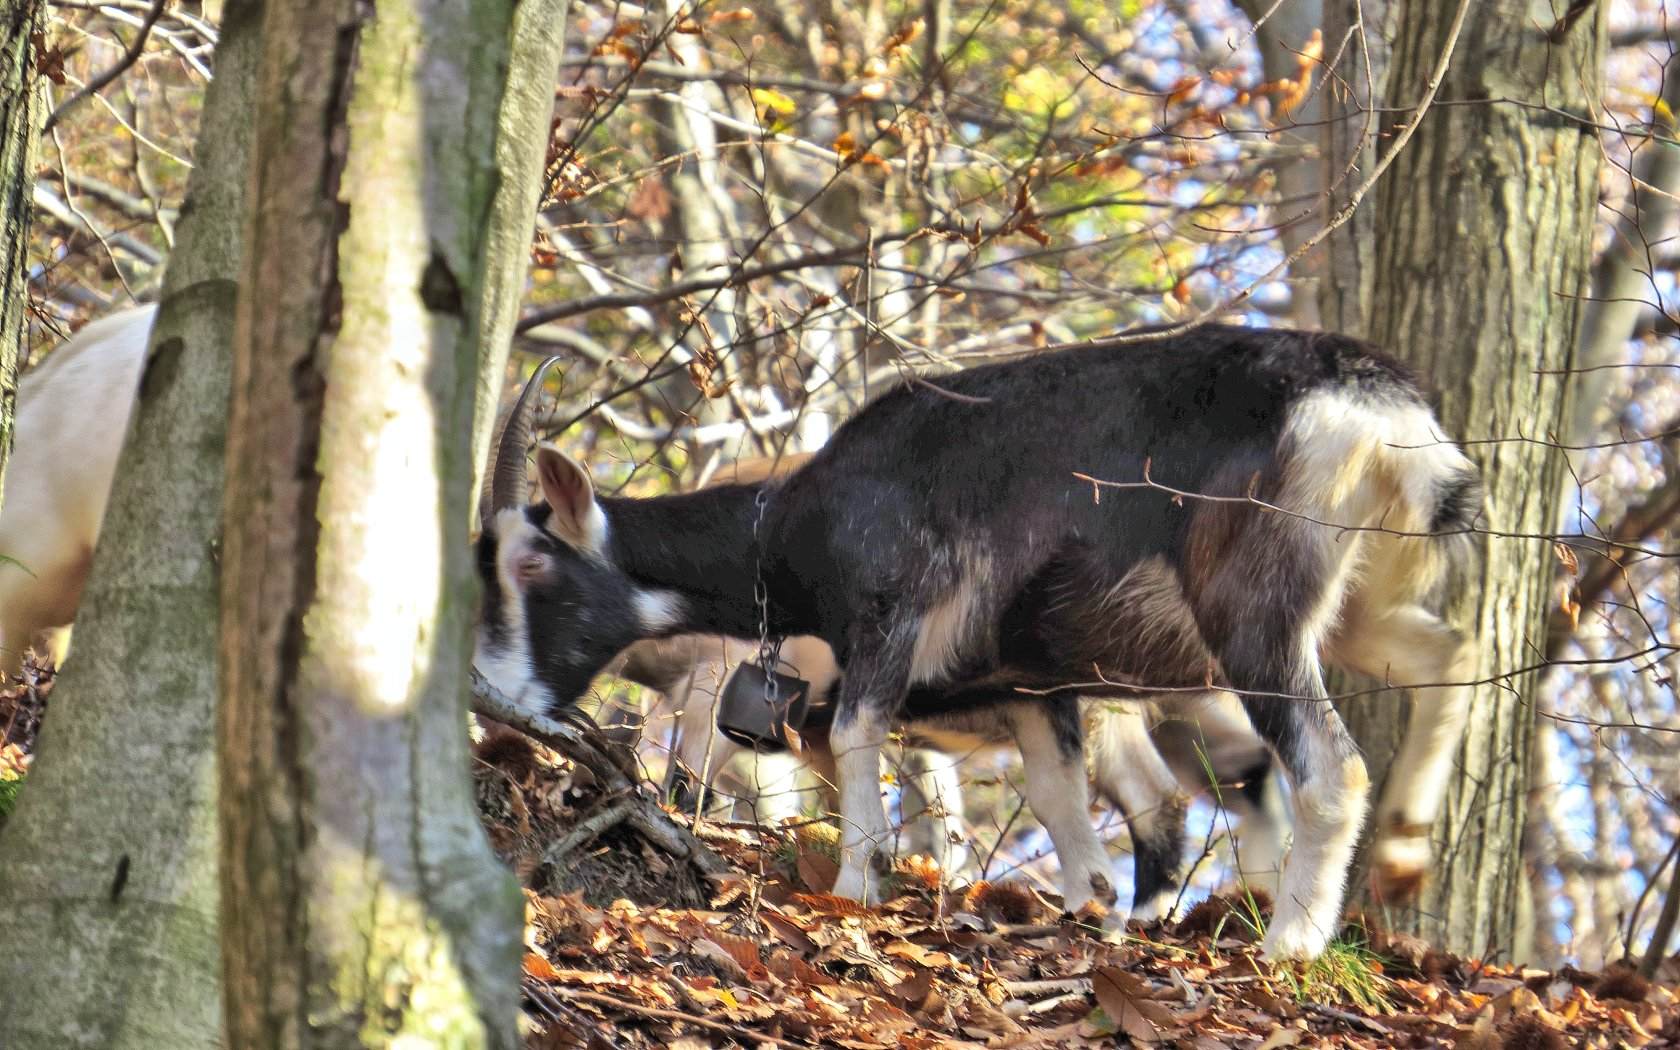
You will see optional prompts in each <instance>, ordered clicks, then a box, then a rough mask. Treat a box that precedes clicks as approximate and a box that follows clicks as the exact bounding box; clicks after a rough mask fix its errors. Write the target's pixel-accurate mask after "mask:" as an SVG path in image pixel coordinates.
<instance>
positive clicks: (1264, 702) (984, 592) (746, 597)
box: [475, 325, 1480, 958]
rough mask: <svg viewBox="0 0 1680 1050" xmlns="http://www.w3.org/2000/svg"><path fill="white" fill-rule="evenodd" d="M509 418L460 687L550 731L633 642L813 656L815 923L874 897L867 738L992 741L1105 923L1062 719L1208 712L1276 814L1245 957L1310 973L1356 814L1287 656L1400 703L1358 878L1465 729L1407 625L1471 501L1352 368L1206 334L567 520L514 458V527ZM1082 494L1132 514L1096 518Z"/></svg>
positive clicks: (880, 410) (566, 505) (1385, 386)
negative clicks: (1389, 688) (836, 673)
mask: <svg viewBox="0 0 1680 1050" xmlns="http://www.w3.org/2000/svg"><path fill="white" fill-rule="evenodd" d="M529 392H530V388H529V387H528V388H527V391H526V395H524V396H522V397H521V400H520V403H519V404H517V405H516V407H515V410H514V413H513V416H512V418H511V419H510V422H509V425H508V426H507V427H506V428H505V431H504V435H503V441H502V443H501V444H500V451H499V453H498V462H497V464H496V470H495V484H494V486H493V489H492V493H491V501H490V511H491V513H490V515H488V516H487V520H486V527H485V529H484V532H483V535H482V536H481V538H480V540H479V547H478V563H479V569H480V574H481V578H482V580H483V583H484V587H485V607H484V614H483V617H482V622H481V624H480V626H479V630H478V638H477V646H476V654H475V660H476V662H477V665H478V667H479V669H480V670H481V671H482V672H483V673H484V674H485V675H486V676H487V677H488V678H489V679H490V680H491V681H492V682H493V683H495V684H496V685H497V686H498V687H499V688H500V689H501V690H502V691H503V692H504V693H506V694H508V695H509V696H510V697H514V698H516V699H518V700H520V701H522V702H524V703H527V704H530V705H532V706H533V707H537V708H543V709H554V708H559V707H563V706H565V705H568V704H570V703H573V702H574V701H575V700H576V699H577V697H578V696H579V695H581V694H582V693H583V691H584V690H585V689H586V688H587V687H588V684H589V681H590V679H591V678H592V677H593V676H594V675H595V673H596V672H597V671H599V670H600V669H601V668H602V667H603V666H604V665H605V664H606V663H607V662H608V661H609V660H611V659H612V657H613V656H614V655H615V654H616V653H618V652H619V651H620V650H622V649H623V648H625V647H626V646H627V645H629V644H630V643H632V642H634V641H636V640H637V639H639V638H647V637H658V636H661V635H669V634H673V633H679V632H707V633H723V634H730V635H734V636H738V637H755V636H756V635H757V634H758V632H759V629H760V622H761V619H762V620H764V621H766V622H767V623H768V628H769V630H770V631H771V632H773V633H775V634H778V635H792V634H812V635H816V636H818V637H820V638H822V639H823V640H824V641H826V642H828V643H829V644H830V645H831V646H832V647H833V648H834V649H835V651H836V653H837V654H838V656H839V658H840V663H841V666H842V667H843V669H844V677H843V679H842V683H841V686H840V690H839V695H838V699H837V712H836V715H835V720H834V725H833V730H832V734H831V744H832V746H833V749H834V753H835V756H836V763H837V780H838V784H839V791H840V810H841V816H842V822H843V826H842V830H841V854H842V857H841V872H840V877H839V880H838V882H837V883H836V886H835V892H836V893H838V894H841V895H845V896H850V897H854V898H857V899H868V898H869V897H870V896H871V895H872V893H873V892H874V890H875V885H876V883H875V879H874V876H873V872H872V863H871V861H872V858H873V856H874V854H875V852H876V849H877V846H878V845H879V843H880V842H881V841H882V840H883V838H884V837H885V835H886V834H887V833H888V828H887V822H886V815H885V813H884V811H883V809H882V805H881V797H880V792H879V784H878V778H879V756H880V749H881V746H882V743H883V742H884V740H885V738H886V736H887V734H888V732H889V731H890V730H891V729H892V728H893V727H894V726H895V725H897V724H902V723H904V722H906V721H911V720H914V721H925V720H927V719H929V718H931V717H937V716H940V715H946V714H957V715H959V716H963V715H966V716H967V717H984V718H987V719H989V720H992V721H994V724H998V723H1001V724H1003V725H1006V726H1007V727H1008V730H1009V731H1010V734H1011V735H1012V737H1013V738H1014V740H1015V742H1016V744H1017V745H1018V746H1019V747H1020V749H1021V753H1022V761H1023V766H1024V770H1025V780H1026V796H1027V803H1028V805H1030V806H1031V807H1032V808H1033V809H1034V811H1035V812H1036V813H1037V814H1038V816H1039V819H1040V820H1041V822H1042V823H1043V824H1044V825H1045V828H1046V830H1047V831H1048V832H1049V833H1050V835H1051V838H1052V841H1053V842H1054V844H1055V847H1056V851H1057V854H1058V856H1059V858H1060V860H1061V863H1062V873H1063V890H1064V903H1065V906H1066V907H1068V908H1070V909H1077V908H1079V907H1080V906H1082V905H1083V904H1085V903H1086V902H1088V901H1091V900H1097V901H1099V902H1101V903H1103V904H1109V905H1112V904H1113V903H1114V891H1113V888H1112V886H1111V884H1110V882H1109V879H1108V875H1107V867H1106V859H1107V858H1106V855H1105V854H1104V852H1103V850H1102V847H1101V844H1100V843H1099V842H1098V841H1097V837H1096V834H1095V832H1094V829H1093V828H1092V826H1091V822H1090V819H1089V817H1088V814H1087V802H1088V796H1087V792H1086V786H1085V776H1084V769H1083V733H1082V722H1081V717H1080V710H1079V706H1078V701H1077V700H1076V699H1075V697H1076V696H1077V695H1079V694H1085V695H1092V696H1102V695H1110V696H1116V697H1121V698H1125V697H1131V696H1136V695H1138V694H1139V693H1140V692H1142V693H1146V694H1162V693H1171V692H1172V691H1196V692H1200V691H1203V690H1205V689H1207V688H1208V687H1209V686H1210V685H1211V686H1213V687H1215V688H1220V687H1223V688H1228V689H1230V690H1232V691H1234V692H1236V693H1238V694H1239V695H1240V696H1241V697H1242V701H1243V704H1244V707H1245V708H1246V710H1247V711H1248V713H1249V716H1250V718H1251V719H1252V721H1253V723H1254V725H1255V727H1256V728H1257V729H1258V730H1259V731H1260V733H1261V734H1262V735H1263V736H1264V737H1265V738H1266V739H1267V741H1268V742H1269V743H1270V744H1271V746H1272V747H1273V749H1274V750H1275V752H1276V754H1277V756H1278V758H1279V759H1280V761H1281V762H1282V764H1283V766H1284V768H1285V770H1286V771H1287V773H1288V775H1289V776H1290V778H1291V781H1292V783H1293V787H1294V790H1293V794H1292V802H1293V817H1294V836H1295V837H1294V845H1293V847H1292V849H1291V851H1290V855H1289V857H1288V859H1287V861H1286V862H1285V865H1284V870H1283V874H1282V879H1281V885H1280V891H1279V899H1278V901H1277V908H1276V912H1275V915H1274V918H1273V921H1272V923H1271V926H1270V928H1269V930H1268V931H1267V934H1266V937H1265V941H1264V943H1263V948H1264V951H1265V952H1266V954H1267V955H1268V956H1270V957H1272V958H1305V957H1312V956H1315V955H1317V954H1318V953H1319V952H1320V951H1321V950H1322V949H1323V947H1324V945H1325V944H1326V943H1327V942H1328V939H1329V937H1330V936H1331V934H1332V933H1333V932H1334V930H1335V928H1336V922H1337V918H1338V915H1339V912H1340V908H1341V899H1342V892H1343V889H1344V883H1345V880H1346V872H1347V867H1348V863H1349V861H1350V859H1351V855H1352V851H1353V848H1354V844H1355V841H1356V839H1357V837H1358V833H1359V829H1360V827H1361V824H1362V822H1363V820H1364V814H1365V804H1366V798H1365V796H1366V794H1367V789H1368V783H1369V782H1368V779H1367V775H1366V771H1365V766H1364V763H1363V761H1362V760H1361V759H1360V757H1359V754H1358V750H1357V748H1356V747H1355V746H1354V743H1353V741H1352V740H1351V738H1350V737H1349V736H1348V734H1347V732H1346V729H1345V728H1344V727H1343V725H1342V723H1341V721H1340V719H1339V718H1338V717H1337V715H1336V713H1335V711H1334V709H1333V708H1332V706H1331V705H1330V703H1329V702H1328V701H1327V700H1326V699H1324V697H1325V691H1324V686H1323V682H1322V677H1321V672H1320V660H1321V654H1322V656H1323V657H1324V658H1326V659H1327V660H1328V661H1329V662H1332V663H1335V664H1339V665H1344V666H1348V667H1351V668H1354V669H1357V670H1361V671H1364V672H1367V673H1371V674H1374V675H1376V676H1378V677H1381V678H1384V679H1385V680H1387V681H1388V682H1389V683H1391V684H1393V685H1396V686H1406V685H1423V684H1426V683H1427V684H1429V685H1430V688H1428V689H1420V690H1419V694H1420V695H1419V697H1418V702H1417V703H1416V704H1415V705H1414V709H1413V720H1412V724H1411V725H1410V726H1409V727H1408V733H1407V739H1406V741H1405V744H1404V746H1403V748H1402V753H1401V756H1400V759H1399V762H1400V771H1399V773H1397V775H1396V776H1395V777H1394V778H1393V780H1392V785H1393V786H1392V787H1391V789H1390V791H1389V792H1388V793H1387V795H1386V796H1385V798H1384V800H1383V803H1382V806H1381V810H1380V814H1379V816H1380V819H1381V822H1382V826H1381V828H1380V829H1379V830H1380V831H1381V832H1382V833H1383V836H1384V838H1383V841H1382V842H1381V843H1380V844H1379V847H1378V848H1379V855H1378V857H1377V863H1378V864H1379V866H1380V865H1384V864H1391V863H1407V864H1413V865H1416V864H1418V863H1420V861H1421V859H1422V858H1423V857H1426V856H1427V852H1428V841H1427V831H1426V830H1424V829H1426V828H1427V826H1428V825H1429V823H1430V822H1431V820H1432V819H1433V817H1434V816H1435V813H1436V811H1437V809H1438V808H1439V804H1440V801H1441V797H1442V792H1443V790H1444V784H1445V781H1446V772H1447V767H1448V765H1449V764H1450V762H1451V759H1452V754H1453V751H1454V749H1455V747H1456V743H1457V741H1458V739H1459V737H1460V736H1461V734H1462V728H1463V721H1464V717H1465V713H1466V704H1467V693H1466V691H1465V690H1464V689H1463V688H1461V687H1456V686H1451V685H1441V684H1439V683H1451V682H1458V681H1463V680H1465V679H1467V678H1468V677H1469V671H1470V665H1471V663H1472V652H1471V648H1470V646H1469V645H1468V643H1467V642H1466V640H1465V639H1464V638H1463V637H1462V636H1460V635H1459V634H1458V633H1457V632H1455V631H1454V630H1453V629H1451V628H1450V627H1449V626H1448V625H1446V624H1445V623H1444V622H1443V621H1442V620H1441V619H1440V617H1439V616H1437V615H1436V614H1435V613H1433V612H1431V611H1430V610H1429V608H1428V607H1427V605H1426V603H1427V602H1429V601H1430V600H1431V598H1432V597H1433V596H1434V594H1435V593H1436V592H1437V590H1438V589H1439V587H1440V585H1441V584H1442V582H1443V581H1444V580H1445V579H1446V578H1447V577H1448V576H1449V575H1450V574H1451V573H1452V571H1453V570H1454V569H1455V568H1459V567H1461V566H1462V564H1463V561H1464V559H1465V558H1466V557H1467V555H1468V553H1469V551H1470V550H1471V546H1470V544H1468V543H1467V542H1463V541H1464V540H1465V539H1466V538H1467V536H1468V532H1469V526H1470V525H1471V523H1472V520H1473V518H1474V517H1475V516H1476V515H1477V514H1478V513H1479V509H1480V496H1479V491H1480V489H1479V484H1478V480H1477V472H1476V470H1475V467H1474V466H1473V465H1472V464H1471V462H1470V461H1469V460H1468V459H1467V458H1466V457H1465V456H1464V454H1463V453H1462V452H1461V451H1460V450H1459V448H1458V447H1457V446H1456V445H1454V444H1453V443H1451V442H1450V441H1447V440H1445V439H1444V438H1443V436H1442V435H1441V433H1440V428H1439V426H1438V424H1437V422H1436V420H1435V418H1434V416H1433V414H1432V413H1431V412H1430V410H1429V408H1428V406H1427V404H1426V402H1425V399H1424V396H1423V395H1422V393H1421V392H1420V391H1419V388H1418V386H1417V384H1416V382H1415V380H1414V379H1413V378H1412V377H1411V375H1410V373H1409V372H1408V371H1407V370H1406V369H1405V368H1404V367H1403V366H1401V365H1400V364H1398V363H1397V362H1395V361H1393V360H1392V359H1390V358H1388V357H1386V356H1384V355H1382V354H1380V353H1379V352H1377V351H1375V350H1374V349H1372V348H1370V347H1367V346H1365V345H1363V344H1360V343H1357V342H1354V341H1352V340H1349V339H1345V338H1341V337H1338V336H1334V335H1326V334H1308V333H1299V332H1287V331H1259V330H1250V329H1243V328H1235V327H1228V326H1216V325H1209V326H1204V327H1201V328H1198V329H1196V330H1193V331H1191V332H1189V333H1186V334H1183V335H1177V336H1172V337H1168V338H1163V339H1159V340H1157V341H1154V342H1150V343H1145V344H1142V345H1114V344H1106V343H1097V344H1092V345H1089V346H1084V347H1079V348H1072V349H1066V350H1061V351H1056V352H1049V353H1041V354H1036V355H1033V356H1030V357H1026V358H1023V359H1021V360H1018V361H1013V362H1009V363H1003V364H994V365H987V366H983V367H979V368H973V369H969V370H967V371H963V372H958V373H955V374H952V375H948V376H942V377H940V378H939V379H938V381H937V382H936V383H934V382H922V383H916V384H906V385H903V386H900V387H897V388H895V389H893V390H891V391H889V392H887V393H886V394H884V395H882V396H881V397H879V398H878V399H876V400H875V401H873V402H872V403H870V404H869V405H868V406H866V407H865V408H864V409H863V410H861V411H860V412H859V413H858V414H857V415H856V416H855V417H853V418H852V419H851V420H850V421H849V422H847V423H846V424H845V425H844V426H842V427H840V428H839V430H837V431H836V433H835V435H834V437H833V439H832V440H831V441H830V443H829V444H828V445H827V446H826V447H825V448H824V449H823V450H822V451H821V452H819V453H818V454H817V455H816V456H815V457H814V458H813V459H812V460H811V462H810V463H808V464H807V465H806V466H805V467H804V468H803V469H801V470H799V471H798V472H796V473H794V474H793V475H791V476H789V477H788V478H786V479H785V480H782V481H779V482H769V483H765V484H759V485H737V486H722V487H719V488H715V489H709V490H705V491H702V492H697V493H691V494H686V495H680V496H669V497H663V498H658V499H647V500H636V499H597V498H596V496H595V492H594V487H593V485H592V483H591V481H590V478H589V474H588V473H587V471H585V470H584V469H583V468H582V467H581V466H579V465H578V464H577V463H575V462H573V461H572V460H570V459H568V458H567V457H565V456H564V455H562V454H561V453H559V452H558V451H556V450H554V449H551V448H543V449H540V450H539V451H538V454H537V467H538V470H537V473H538V478H539V481H540V483H541V486H542V491H543V496H544V499H543V501H542V502H540V503H537V504H535V505H533V506H529V507H518V506H514V505H513V504H514V503H515V502H516V501H517V500H518V496H519V493H520V491H521V489H522V486H523V480H524V469H525V467H524V454H525V448H526V445H527V444H528V435H529V420H528V416H529V396H528V395H529ZM1084 478H1099V479H1110V480H1114V481H1118V482H1123V483H1132V485H1134V486H1135V487H1125V488H1115V489H1109V490H1105V491H1103V492H1102V493H1101V495H1102V498H1101V499H1100V500H1099V499H1096V498H1095V497H1096V495H1097V492H1096V491H1095V490H1094V486H1093V485H1092V483H1090V482H1089V481H1087V480H1084ZM1146 478H1148V479H1150V481H1149V483H1144V479H1146ZM1160 486H1171V487H1172V488H1173V489H1175V490H1179V491H1181V492H1186V493H1191V494H1193V495H1191V496H1189V497H1177V496H1175V495H1174V494H1173V493H1171V492H1169V491H1165V490H1163V489H1162V488H1161V487H1160ZM1262 503H1263V504H1265V506H1262V505H1261V504H1262ZM759 585H761V586H762V593H763V594H764V595H766V596H767V597H766V600H765V602H764V603H762V605H761V603H760V602H759V601H758V600H756V598H755V586H759ZM982 712H989V713H985V714H983V713H982Z"/></svg>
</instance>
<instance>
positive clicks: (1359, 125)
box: [1317, 0, 1397, 336]
mask: <svg viewBox="0 0 1680 1050" xmlns="http://www.w3.org/2000/svg"><path fill="white" fill-rule="evenodd" d="M1396 6H1397V5H1396V4H1395V3H1394V2H1392V0H1325V3H1324V41H1325V42H1324V48H1325V52H1326V56H1325V57H1326V61H1330V60H1331V56H1332V55H1333V54H1334V53H1335V52H1336V51H1337V50H1338V49H1339V50H1340V51H1341V56H1340V58H1339V60H1337V62H1336V70H1335V72H1336V80H1335V81H1334V82H1332V83H1329V84H1326V85H1325V87H1324V100H1325V101H1324V112H1323V117H1324V124H1323V125H1322V132H1321V135H1320V145H1319V171H1320V176H1321V178H1322V179H1323V180H1324V183H1323V184H1324V187H1325V190H1324V193H1325V214H1326V216H1329V215H1335V214H1338V213H1340V212H1341V211H1342V209H1343V208H1345V207H1346V206H1347V202H1348V200H1349V199H1350V198H1351V195H1352V193H1353V191H1354V189H1355V188H1356V187H1357V186H1358V185H1359V184H1360V183H1361V182H1362V181H1364V179H1365V176H1366V173H1368V172H1369V171H1370V170H1371V167H1372V166H1373V165H1374V164H1375V163H1376V159H1377V146H1378V143H1377V141H1376V132H1377V131H1378V129H1379V128H1380V127H1381V126H1382V123H1383V121H1382V117H1381V116H1380V115H1379V114H1377V112H1376V110H1377V109H1378V108H1379V107H1381V105H1382V100H1383V99H1384V98H1386V97H1387V91H1386V87H1385V85H1386V83H1387V77H1388V65H1389V49H1390V35H1391V33H1392V32H1393V27H1392V24H1391V23H1392V18H1393V15H1394V12H1395V8H1396ZM1375 222H1376V209H1374V208H1370V207H1366V208H1360V209H1358V210H1357V211H1355V212H1354V213H1353V215H1352V217H1351V218H1349V219H1348V221H1347V222H1346V223H1345V224H1344V225H1343V226H1342V227H1340V228H1339V229H1337V230H1335V231H1333V232H1332V233H1331V234H1330V236H1329V238H1327V239H1326V240H1325V242H1324V257H1323V260H1322V264H1321V273H1322V274H1323V275H1333V276H1324V277H1323V279H1321V280H1320V281H1319V282H1318V288H1317V292H1318V304H1317V305H1318V316H1319V321H1320V323H1321V324H1322V325H1323V326H1324V328H1326V329H1328V330H1330V331H1333V332H1344V333H1346V334H1349V335H1358V336H1363V335H1365V334H1366V331H1367V329H1368V327H1369V321H1370V319H1369V317H1368V311H1369V308H1370V300H1371V281H1372V278H1373V273H1372V268H1371V267H1372V263H1371V253H1372V251H1373V249H1374V246H1375V243H1376V229H1375Z"/></svg>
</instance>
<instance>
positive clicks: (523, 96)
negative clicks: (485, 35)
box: [472, 0, 568, 492]
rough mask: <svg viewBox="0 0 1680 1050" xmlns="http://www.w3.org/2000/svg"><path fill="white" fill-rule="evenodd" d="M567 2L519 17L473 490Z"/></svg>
mask: <svg viewBox="0 0 1680 1050" xmlns="http://www.w3.org/2000/svg"><path fill="white" fill-rule="evenodd" d="M567 6H568V0H524V2H522V3H520V4H519V5H518V6H517V7H516V8H515V10H514V12H513V57H512V61H511V62H510V63H509V65H508V82H507V90H506V91H505V92H504V93H503V94H502V104H501V115H500V117H499V118H498V124H497V127H498V131H497V136H496V164H497V167H498V168H499V169H500V171H501V182H500V185H499V186H498V188H497V190H496V201H495V204H493V205H492V206H491V211H490V224H489V226H488V227H487V228H486V229H485V260H486V263H485V266H486V269H485V273H484V290H483V292H482V294H481V295H480V297H479V300H478V310H477V311H476V312H475V313H474V314H473V315H472V326H473V328H474V329H475V330H476V332H477V334H476V335H475V336H474V338H475V339H476V340H477V341H478V346H479V351H480V353H481V355H482V356H481V357H480V358H479V369H478V381H477V386H476V389H475V392H474V394H473V443H472V463H473V469H474V471H475V474H474V482H473V490H474V491H475V492H476V491H477V490H478V486H479V484H481V483H482V481H483V479H482V478H481V477H479V473H482V471H483V469H484V463H485V460H486V457H487V456H488V455H489V452H490V433H491V431H492V430H494V429H495V422H496V410H497V406H498V405H500V404H501V399H502V390H503V388H504V387H505V386H506V378H507V376H506V374H507V362H508V350H509V348H510V347H511V345H512V342H513V330H514V325H516V324H517V323H518V321H519V303H520V300H521V298H522V294H521V293H523V292H524V290H525V274H526V271H527V270H529V269H530V265H531V241H532V237H533V234H534V230H535V227H536V215H537V205H538V204H539V197H540V196H541V194H542V187H543V165H544V161H546V160H547V159H548V141H549V127H550V123H551V122H552V121H553V119H554V82H555V80H556V78H557V77H558V75H559V70H560V60H561V58H562V57H563V56H564V53H565V50H566V8H567Z"/></svg>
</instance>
